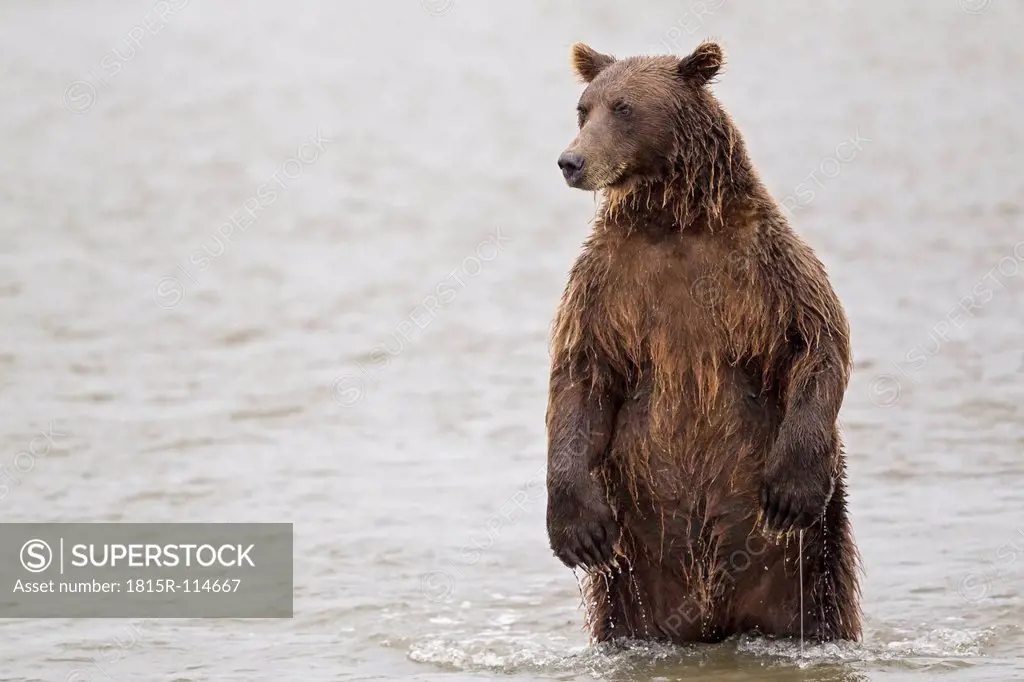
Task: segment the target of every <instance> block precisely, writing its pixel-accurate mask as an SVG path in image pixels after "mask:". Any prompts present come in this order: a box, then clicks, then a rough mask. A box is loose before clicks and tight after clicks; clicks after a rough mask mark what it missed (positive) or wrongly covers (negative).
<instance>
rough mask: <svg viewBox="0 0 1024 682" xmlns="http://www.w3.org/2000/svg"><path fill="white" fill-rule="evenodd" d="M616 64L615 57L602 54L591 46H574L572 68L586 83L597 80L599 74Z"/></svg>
mask: <svg viewBox="0 0 1024 682" xmlns="http://www.w3.org/2000/svg"><path fill="white" fill-rule="evenodd" d="M614 62H615V57H612V56H611V55H607V54H601V53H600V52H597V51H596V50H594V48H592V47H590V46H589V45H584V44H583V43H576V44H574V45H573V46H572V68H573V71H575V72H576V75H577V76H579V77H580V80H581V81H583V82H584V83H589V82H590V81H592V80H594V79H595V78H597V74H599V73H601V72H602V71H604V70H605V69H606V68H607V67H608V65H609V64H612V63H614Z"/></svg>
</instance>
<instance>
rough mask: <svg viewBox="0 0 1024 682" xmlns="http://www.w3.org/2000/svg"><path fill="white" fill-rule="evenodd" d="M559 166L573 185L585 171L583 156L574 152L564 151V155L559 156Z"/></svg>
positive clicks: (566, 179) (567, 180)
mask: <svg viewBox="0 0 1024 682" xmlns="http://www.w3.org/2000/svg"><path fill="white" fill-rule="evenodd" d="M558 167H559V168H561V169H562V175H564V176H565V181H566V182H568V183H569V184H570V185H571V184H573V183H574V182H575V181H576V180H579V177H580V174H581V172H582V171H583V157H582V156H580V155H579V154H573V153H572V152H562V155H561V156H559V157H558Z"/></svg>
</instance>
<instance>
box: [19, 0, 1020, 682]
mask: <svg viewBox="0 0 1024 682" xmlns="http://www.w3.org/2000/svg"><path fill="white" fill-rule="evenodd" d="M769 5H770V6H769ZM140 27H142V28H140ZM1022 33H1024V8H1022V7H1020V6H1018V4H1017V3H1015V2H1010V1H1009V0H991V1H989V0H960V2H959V3H958V2H957V0H939V1H936V2H927V3H924V2H919V3H883V2H870V3H853V2H820V3H814V4H813V5H812V4H808V3H797V2H774V3H739V2H735V1H732V0H729V1H725V0H714V1H708V2H705V3H697V4H695V5H693V6H690V5H688V4H687V2H685V1H684V2H681V3H680V2H644V3H624V2H611V1H600V2H588V3H584V2H582V0H577V1H574V2H562V3H540V2H518V3H512V2H506V3H494V2H469V1H468V0H455V1H454V2H452V1H451V0H430V1H429V2H425V3H419V2H415V1H410V2H403V3H383V2H378V3H347V2H344V3H343V2H328V1H327V0H323V1H319V2H314V1H312V0H311V1H309V2H301V3H294V2H293V3H275V2H269V1H265V0H259V1H255V0H251V1H249V2H241V1H240V0H234V1H225V2H200V0H192V1H191V2H187V1H186V0H174V1H171V0H168V2H166V3H156V6H154V5H153V4H151V3H148V2H133V3H128V2H114V1H113V0H87V1H79V2H72V1H71V0H5V1H4V2H3V3H2V5H0V124H2V125H3V130H4V135H3V136H2V137H0V152H2V153H0V236H2V238H0V325H2V326H0V329H2V335H0V467H5V469H3V471H5V472H7V473H6V474H5V476H6V478H5V480H4V481H3V486H2V488H0V491H2V496H0V498H2V499H0V520H3V521H8V522H10V521H290V522H293V523H294V524H295V534H296V556H295V561H294V565H295V581H296V585H295V617H294V618H293V619H291V620H276V621H275V620H265V621H259V620H249V621H246V620H141V621H134V622H128V621H118V620H48V621H42V620H35V621H33V620H7V621H0V679H3V680H5V681H12V682H13V681H25V680H74V681H76V682H83V681H84V680H105V679H113V680H175V681H186V680H304V681H317V680H349V679H368V678H373V679H389V678H414V679H423V680H436V679H490V678H502V679H504V678H512V679H560V680H568V679H609V680H634V679H658V680H674V679H687V680H689V679H700V680H705V679H706V680H837V681H838V680H843V681H853V680H910V679H934V678H941V679H957V680H978V681H982V680H984V681H989V680H1018V679H1022V678H1024V662H1022V660H1021V657H1022V655H1024V632H1022V629H1021V628H1022V625H1024V600H1022V597H1021V590H1022V588H1024V511H1022V510H1024V457H1022V445H1024V434H1022V430H1021V424H1022V408H1021V403H1022V401H1024V390H1022V388H1021V386H1022V380H1024V366H1022V365H1024V348H1022V344H1021V338H1022V331H1024V324H1022V315H1024V302H1022V296H1024V270H1021V268H1022V265H1021V262H1022V261H1024V212H1022V211H1024V205H1022V203H1021V201H1022V199H1021V197H1024V173H1022V172H1021V162H1022V156H1021V155H1022V149H1024V126H1022V124H1021V120H1024V119H1022V118H1021V116H1020V110H1021V105H1022V104H1024V79H1022V78H1021V77H1020V64H1021V63H1022V60H1024V45H1022V43H1021V42H1020V36H1021V34H1022ZM705 37H714V38H716V39H719V40H721V41H722V42H723V43H724V45H725V47H726V50H727V52H728V55H729V65H728V68H727V70H726V72H725V73H724V74H723V75H722V77H721V79H720V83H719V84H718V85H717V86H716V91H717V93H718V94H719V96H720V97H721V99H722V100H723V102H724V103H725V105H726V107H727V108H728V109H729V110H730V112H731V113H732V114H733V115H734V117H735V118H736V120H737V122H738V123H739V125H740V127H741V128H742V130H743V131H744V132H745V134H746V137H747V140H748V143H749V146H750V148H751V152H752V155H753V157H754V160H755V162H756V163H757V164H758V165H759V167H760V168H761V170H762V173H763V175H764V178H765V181H766V182H767V184H768V185H769V186H770V188H771V189H772V191H773V192H774V193H775V194H776V196H777V197H778V198H779V199H780V201H783V202H784V203H787V202H788V203H787V206H788V208H789V209H790V211H791V213H792V214H793V220H794V223H795V224H796V226H797V228H798V229H799V230H800V231H801V232H802V234H804V235H805V237H806V238H807V240H808V241H809V242H810V243H811V244H812V245H813V246H814V247H815V248H816V249H817V250H818V252H819V253H820V255H821V257H822V258H823V260H824V261H825V262H826V264H827V265H828V267H829V270H830V272H831V274H832V277H833V280H834V284H835V286H836V289H837V290H838V292H839V294H840V296H841V297H842V299H843V301H844V303H845V305H846V308H847V311H848V313H849V316H850V319H851V324H852V327H853V334H854V350H855V355H856V363H857V365H856V372H855V375H854V379H853V382H852V385H851V388H850V391H849V393H848V395H847V399H846V402H845V405H844V408H843V414H842V419H843V423H844V428H845V433H846V439H847V442H848V452H849V461H850V470H851V488H852V502H851V504H852V514H853V518H854V523H855V529H856V534H857V538H858V541H859V544H860V547H861V551H862V554H863V559H864V565H865V569H866V575H865V578H864V608H865V616H866V632H865V638H864V641H863V642H862V643H860V644H857V645H852V644H844V645H829V646H819V647H808V648H807V649H806V650H805V651H803V652H802V653H801V651H800V649H799V647H798V646H797V645H793V644H782V643H771V642H766V641H761V640H746V639H744V640H740V641H731V642H727V643H726V644H723V645H721V646H714V647H701V648H697V649H692V650H691V649H674V648H661V647H634V648H631V649H626V650H606V649H600V648H598V649H594V648H589V647H588V646H587V642H586V638H585V635H584V633H583V631H582V630H581V625H582V620H583V613H582V612H581V610H580V608H579V602H580V597H579V591H578V587H577V582H576V580H575V578H574V577H573V575H572V574H571V573H570V572H569V571H567V570H566V569H564V568H563V567H561V565H560V564H558V563H557V561H556V560H555V559H553V558H552V557H551V556H550V552H549V550H548V549H547V540H546V535H545V530H544V522H543V516H544V508H543V507H544V493H543V465H544V452H545V446H544V431H543V413H544V408H545V401H546V384H547V350H546V339H547V333H548V327H549V323H550V319H551V316H552V314H553V311H554V308H555V306H556V303H557V299H558V296H559V294H560V292H561V288H562V286H563V284H564V281H565V278H566V275H567V271H568V268H569V267H570V265H571V263H572V261H573V259H574V257H575V255H576V254H577V252H578V249H579V247H580V243H581V241H582V240H583V238H584V236H585V235H586V233H587V229H588V219H589V218H590V216H591V215H592V214H593V210H594V199H593V197H592V196H591V195H588V194H585V193H582V192H576V191H571V190H569V189H567V188H565V186H564V184H563V183H562V181H561V178H560V177H559V173H558V169H557V168H556V166H555V159H556V157H557V155H558V153H559V152H560V151H561V150H562V149H563V147H564V146H565V145H566V144H567V143H568V141H569V140H570V139H571V138H572V136H573V134H574V124H575V120H574V119H575V114H574V111H573V109H574V106H575V101H576V98H577V96H578V93H579V86H578V85H577V84H575V83H574V81H573V77H572V75H571V74H570V73H569V70H568V65H567V51H568V46H569V45H570V44H571V43H572V42H573V41H574V40H580V39H582V40H586V41H588V42H590V43H592V44H593V45H594V46H595V47H597V48H598V49H602V50H605V51H610V52H614V53H617V54H620V55H624V54H630V53H636V52H645V51H646V52H650V51H666V50H670V49H671V50H673V51H676V52H683V51H688V50H689V49H690V48H691V47H692V46H693V45H694V44H696V42H697V41H698V40H700V39H702V38H705ZM854 141H855V142H854ZM844 142H849V144H846V145H843V143H844ZM249 210H251V215H253V216H254V217H250V213H249ZM233 220H234V223H232V221H233ZM39 433H46V434H47V435H49V436H50V439H49V440H46V442H47V445H46V446H45V448H44V447H41V446H38V445H37V447H36V449H35V450H34V454H33V455H32V456H31V458H30V459H26V458H25V457H20V458H19V457H18V456H17V453H19V452H22V451H24V450H25V448H26V447H28V446H29V444H30V443H32V442H35V443H37V444H38V443H40V442H43V441H41V440H39V439H37V440H35V441H33V438H35V436H36V435H37V434H39Z"/></svg>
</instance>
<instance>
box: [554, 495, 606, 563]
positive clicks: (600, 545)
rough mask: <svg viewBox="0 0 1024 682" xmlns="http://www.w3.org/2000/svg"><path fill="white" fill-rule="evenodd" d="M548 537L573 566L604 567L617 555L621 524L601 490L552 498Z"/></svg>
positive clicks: (562, 557) (559, 553)
mask: <svg viewBox="0 0 1024 682" xmlns="http://www.w3.org/2000/svg"><path fill="white" fill-rule="evenodd" d="M548 538H549V539H550V541H551V549H552V550H553V551H554V553H555V556H556V557H558V560H559V561H561V562H562V563H563V564H565V565H566V566H568V567H569V568H575V567H576V566H582V567H584V568H586V569H593V568H600V567H602V566H604V565H606V564H608V563H609V562H610V561H612V559H614V557H615V552H616V545H617V544H618V541H619V524H618V523H617V522H616V520H615V514H614V513H613V512H612V508H611V507H610V506H609V505H608V503H607V502H606V501H605V500H604V496H603V494H602V493H601V492H599V491H597V490H594V491H589V493H588V494H586V495H571V496H564V497H563V496H552V497H549V498H548Z"/></svg>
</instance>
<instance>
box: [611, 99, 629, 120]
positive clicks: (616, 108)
mask: <svg viewBox="0 0 1024 682" xmlns="http://www.w3.org/2000/svg"><path fill="white" fill-rule="evenodd" d="M612 112H614V113H615V115H616V116H618V117H619V118H629V115H630V114H632V113H633V108H632V107H631V106H629V105H628V104H626V103H625V102H623V101H622V100H621V99H620V100H618V101H617V102H615V104H613V105H612Z"/></svg>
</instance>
